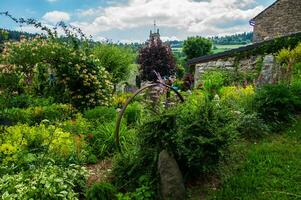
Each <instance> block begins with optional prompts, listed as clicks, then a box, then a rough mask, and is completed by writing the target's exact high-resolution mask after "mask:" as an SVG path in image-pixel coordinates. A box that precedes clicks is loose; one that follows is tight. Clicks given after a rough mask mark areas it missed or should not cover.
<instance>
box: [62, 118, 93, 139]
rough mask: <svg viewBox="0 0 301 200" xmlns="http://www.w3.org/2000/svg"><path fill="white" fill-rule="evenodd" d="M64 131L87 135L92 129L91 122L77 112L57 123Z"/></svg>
mask: <svg viewBox="0 0 301 200" xmlns="http://www.w3.org/2000/svg"><path fill="white" fill-rule="evenodd" d="M57 124H58V126H59V127H61V128H62V129H63V130H64V131H66V132H70V133H73V134H74V135H87V134H89V133H90V132H91V130H92V129H93V125H92V124H93V123H92V122H91V121H88V120H87V119H85V118H83V116H82V114H81V113H77V114H76V115H75V117H74V118H72V119H71V120H67V121H64V122H58V123H57Z"/></svg>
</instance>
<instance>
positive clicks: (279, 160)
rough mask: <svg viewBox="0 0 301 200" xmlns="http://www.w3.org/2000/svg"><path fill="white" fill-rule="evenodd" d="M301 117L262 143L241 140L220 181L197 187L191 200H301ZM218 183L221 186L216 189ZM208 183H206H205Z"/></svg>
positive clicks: (234, 149) (222, 167)
mask: <svg viewBox="0 0 301 200" xmlns="http://www.w3.org/2000/svg"><path fill="white" fill-rule="evenodd" d="M300 142H301V120H298V122H296V123H295V124H294V125H293V126H292V127H291V128H289V129H288V130H287V131H285V132H284V133H282V134H279V135H276V134H275V135H273V136H269V137H267V138H265V139H263V140H261V141H259V142H246V141H244V142H242V141H240V142H239V143H237V144H236V145H234V146H233V147H232V150H231V156H230V157H229V158H228V159H227V160H226V161H224V162H223V163H222V164H221V167H220V174H221V175H220V178H219V181H216V179H214V178H213V179H212V180H210V181H211V183H210V182H209V183H206V184H205V186H203V188H202V189H199V188H197V187H194V189H193V190H192V194H193V195H192V198H191V199H199V198H200V197H199V196H200V194H201V195H202V196H204V197H205V199H223V200H224V199H229V200H230V199H231V200H232V199H250V200H251V199H259V200H260V199H261V200H266V199H275V200H276V199H281V200H285V199H301V143H300ZM216 182H218V184H219V186H217V188H218V189H215V186H216ZM203 185H204V183H203Z"/></svg>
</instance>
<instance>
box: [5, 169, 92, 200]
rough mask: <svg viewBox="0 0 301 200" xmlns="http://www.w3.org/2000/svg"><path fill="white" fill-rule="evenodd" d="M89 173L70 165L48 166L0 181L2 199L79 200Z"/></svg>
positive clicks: (8, 176)
mask: <svg viewBox="0 0 301 200" xmlns="http://www.w3.org/2000/svg"><path fill="white" fill-rule="evenodd" d="M86 176H87V171H86V170H85V168H83V167H80V166H77V165H70V166H69V167H67V168H65V167H59V166H55V165H52V164H51V163H49V164H48V165H47V166H45V167H42V168H38V169H34V170H29V171H23V172H20V173H18V174H14V175H4V176H1V178H0V196H1V197H2V199H9V200H10V199H11V200H13V199H18V200H19V199H20V200H21V199H80V196H81V195H80V193H81V192H82V191H83V189H84V188H85V184H86V183H85V180H86Z"/></svg>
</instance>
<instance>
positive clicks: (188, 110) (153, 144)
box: [113, 94, 237, 191]
mask: <svg viewBox="0 0 301 200" xmlns="http://www.w3.org/2000/svg"><path fill="white" fill-rule="evenodd" d="M236 119H237V116H236V115H235V113H234V112H232V111H231V110H229V109H228V108H224V107H221V106H220V105H219V102H215V101H213V102H210V101H208V100H207V99H206V98H205V96H204V95H202V94H200V95H196V96H191V97H190V98H188V100H187V101H186V102H185V103H184V104H182V105H180V106H179V107H177V108H176V109H173V110H170V111H168V112H167V113H165V114H163V115H161V116H154V117H152V118H151V119H149V120H148V121H146V122H145V123H143V124H142V125H141V127H140V128H139V130H138V131H139V134H138V141H139V142H138V143H139V145H138V147H137V148H133V149H132V150H131V151H129V152H124V154H123V155H122V156H120V157H118V158H116V161H115V163H114V168H113V174H114V176H115V177H116V185H117V186H118V187H122V186H125V187H126V188H131V190H132V191H133V188H137V187H138V186H139V181H138V180H139V177H141V176H150V177H151V178H152V180H154V181H153V182H152V184H151V185H150V186H151V187H154V188H156V184H158V182H157V181H158V179H157V178H158V177H157V159H158V155H159V153H160V151H162V150H163V149H167V150H168V151H169V152H170V153H171V154H172V155H174V157H175V158H176V160H177V162H178V164H179V166H180V169H181V171H182V173H183V174H184V176H186V177H187V176H189V175H190V176H197V175H199V174H201V173H205V172H208V171H211V170H213V169H214V168H216V165H217V164H218V162H219V160H220V158H221V157H222V155H223V150H224V149H226V147H227V145H228V144H229V143H230V142H231V141H232V139H233V138H234V137H236V135H237V131H236V129H237V120H236ZM125 180H126V181H125ZM140 186H141V185H140Z"/></svg>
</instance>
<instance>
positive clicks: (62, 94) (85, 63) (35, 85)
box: [0, 38, 112, 108]
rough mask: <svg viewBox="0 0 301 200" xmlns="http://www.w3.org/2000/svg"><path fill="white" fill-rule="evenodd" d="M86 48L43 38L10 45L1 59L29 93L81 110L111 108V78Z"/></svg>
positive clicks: (5, 69)
mask: <svg viewBox="0 0 301 200" xmlns="http://www.w3.org/2000/svg"><path fill="white" fill-rule="evenodd" d="M84 47H85V46H84V45H83V46H82V48H79V49H75V48H74V46H72V45H70V44H68V43H64V42H61V41H59V40H55V39H40V38H35V39H31V40H22V41H21V42H8V43H6V44H5V49H4V53H3V54H1V56H0V57H1V58H0V60H1V64H2V65H1V66H2V67H1V69H2V72H5V73H6V74H14V75H15V76H16V79H17V81H16V83H18V85H19V86H20V85H21V87H22V88H24V90H25V91H26V92H27V93H31V94H38V95H43V96H46V97H48V96H52V97H54V98H55V100H56V101H57V102H62V103H66V102H68V103H71V104H73V105H74V106H75V107H78V108H87V107H95V106H98V105H108V104H109V102H110V97H111V93H112V84H111V82H110V80H111V78H110V75H109V74H108V72H107V71H106V70H105V69H104V68H103V67H101V63H100V61H99V59H97V58H96V57H95V56H94V55H93V54H91V53H90V52H89V50H88V49H85V48H84ZM14 87H16V86H14ZM8 88H11V87H8ZM10 90H11V91H13V90H15V88H11V89H10Z"/></svg>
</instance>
